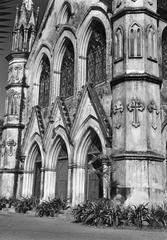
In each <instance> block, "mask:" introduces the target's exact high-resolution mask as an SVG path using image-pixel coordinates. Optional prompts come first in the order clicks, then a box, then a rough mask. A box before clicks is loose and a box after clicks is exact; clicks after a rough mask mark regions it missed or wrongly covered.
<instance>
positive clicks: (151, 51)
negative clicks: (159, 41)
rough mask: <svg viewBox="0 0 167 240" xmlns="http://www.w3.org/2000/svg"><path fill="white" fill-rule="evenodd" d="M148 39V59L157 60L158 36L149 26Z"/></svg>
mask: <svg viewBox="0 0 167 240" xmlns="http://www.w3.org/2000/svg"><path fill="white" fill-rule="evenodd" d="M147 38H148V58H151V59H156V58H157V53H156V52H157V50H156V34H155V30H154V28H153V27H152V26H149V27H148V29H147Z"/></svg>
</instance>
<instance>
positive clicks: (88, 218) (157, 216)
mask: <svg viewBox="0 0 167 240" xmlns="http://www.w3.org/2000/svg"><path fill="white" fill-rule="evenodd" d="M73 216H74V219H75V222H82V223H84V224H89V225H106V226H116V227H118V226H121V225H124V226H127V225H128V226H136V227H139V228H142V227H143V225H144V223H145V222H147V224H148V225H149V226H151V227H164V228H167V210H166V209H165V208H163V207H161V206H157V207H152V208H149V207H148V203H147V204H140V205H138V206H135V205H134V206H128V207H124V206H123V204H122V205H120V204H119V205H117V204H115V202H114V201H112V200H108V199H101V200H97V201H87V202H86V203H84V204H80V205H78V206H77V207H76V208H75V209H73Z"/></svg>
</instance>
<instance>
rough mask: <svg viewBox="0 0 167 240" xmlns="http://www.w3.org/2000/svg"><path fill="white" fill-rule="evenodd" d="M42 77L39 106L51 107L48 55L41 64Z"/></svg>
mask: <svg viewBox="0 0 167 240" xmlns="http://www.w3.org/2000/svg"><path fill="white" fill-rule="evenodd" d="M41 69H42V70H41V76H40V83H39V106H41V107H42V108H45V107H48V105H49V92H50V63H49V59H48V57H47V56H46V55H44V57H43V59H42V62H41Z"/></svg>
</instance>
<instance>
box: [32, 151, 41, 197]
mask: <svg viewBox="0 0 167 240" xmlns="http://www.w3.org/2000/svg"><path fill="white" fill-rule="evenodd" d="M41 168H42V160H41V153H40V150H39V148H38V147H37V149H36V157H35V163H34V183H33V197H34V198H35V199H37V200H39V199H40V198H41Z"/></svg>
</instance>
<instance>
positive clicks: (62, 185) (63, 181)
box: [55, 140, 68, 199]
mask: <svg viewBox="0 0 167 240" xmlns="http://www.w3.org/2000/svg"><path fill="white" fill-rule="evenodd" d="M67 187H68V154H67V148H66V145H65V143H64V141H63V140H62V141H61V149H60V151H59V154H58V158H57V165H56V190H55V197H56V198H60V199H66V198H67Z"/></svg>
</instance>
